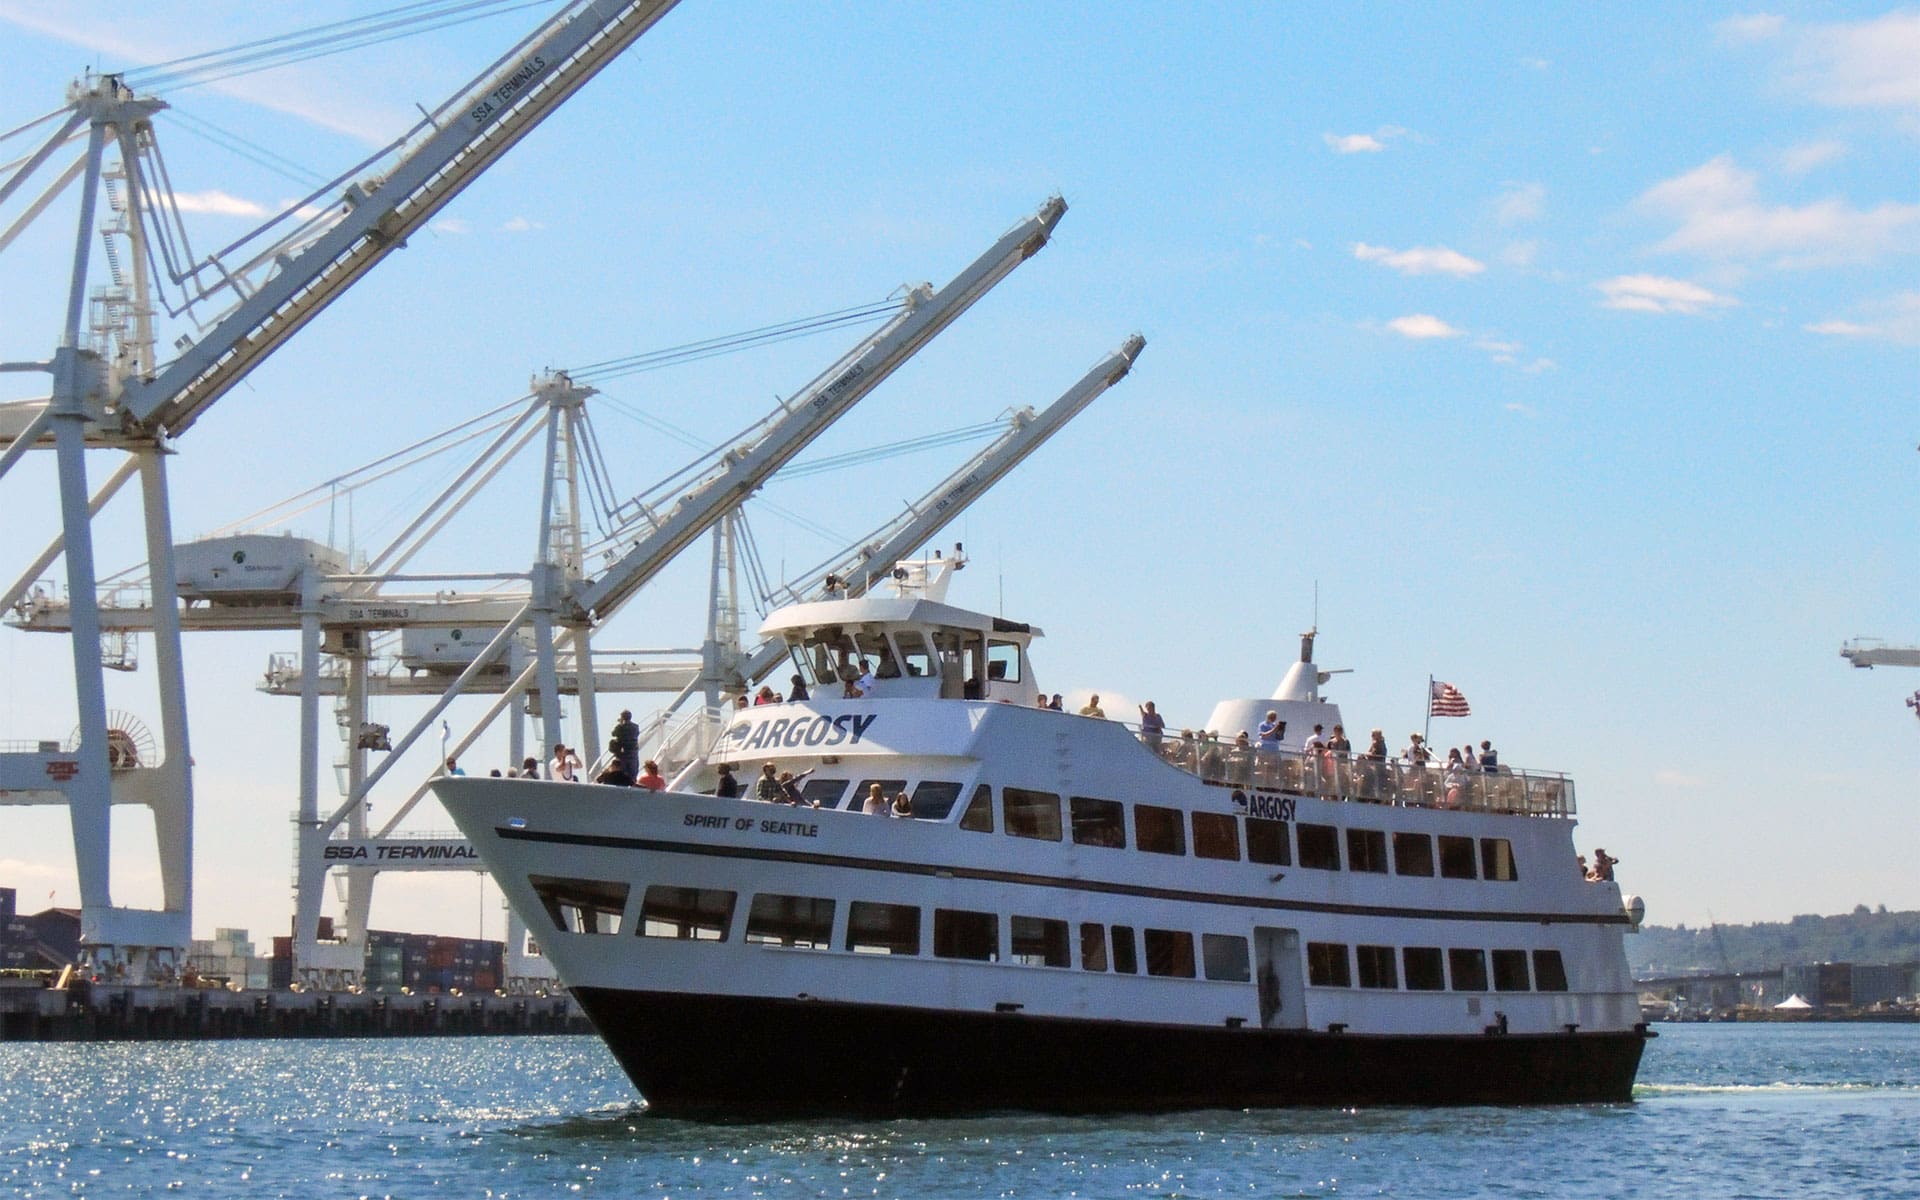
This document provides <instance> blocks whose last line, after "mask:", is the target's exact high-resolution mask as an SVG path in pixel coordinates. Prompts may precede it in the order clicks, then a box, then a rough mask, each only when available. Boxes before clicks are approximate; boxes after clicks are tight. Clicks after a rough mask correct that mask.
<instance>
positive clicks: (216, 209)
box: [173, 190, 272, 218]
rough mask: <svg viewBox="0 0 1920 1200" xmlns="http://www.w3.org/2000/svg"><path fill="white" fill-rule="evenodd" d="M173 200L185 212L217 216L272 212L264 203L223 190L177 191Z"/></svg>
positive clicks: (268, 214)
mask: <svg viewBox="0 0 1920 1200" xmlns="http://www.w3.org/2000/svg"><path fill="white" fill-rule="evenodd" d="M173 202H174V203H175V204H177V205H179V206H180V211H181V212H183V213H207V214H210V215H212V216H216V217H254V218H265V217H268V216H271V215H272V214H271V213H269V212H268V211H267V208H266V206H265V205H263V204H256V203H254V202H253V201H252V200H243V199H241V198H240V197H238V196H233V195H229V194H228V193H226V192H222V191H217V190H215V191H205V192H175V193H174V194H173Z"/></svg>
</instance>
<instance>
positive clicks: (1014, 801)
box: [1000, 787, 1060, 842]
mask: <svg viewBox="0 0 1920 1200" xmlns="http://www.w3.org/2000/svg"><path fill="white" fill-rule="evenodd" d="M1000 812H1001V815H1002V816H1003V817H1004V818H1005V819H1006V822H1007V832H1008V833H1010V834H1012V835H1013V836H1014V837H1023V838H1038V839H1040V840H1041V841H1043V842H1057V841H1059V840H1060V797H1059V796H1057V795H1055V794H1054V793H1052V792H1030V791H1028V790H1027V789H1025V788H1011V787H1010V788H1002V789H1000Z"/></svg>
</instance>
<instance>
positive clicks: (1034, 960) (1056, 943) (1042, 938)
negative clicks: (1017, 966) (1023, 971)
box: [1009, 917, 1073, 967]
mask: <svg viewBox="0 0 1920 1200" xmlns="http://www.w3.org/2000/svg"><path fill="white" fill-rule="evenodd" d="M1010 932H1011V934H1012V938H1011V945H1010V947H1009V948H1010V949H1011V950H1012V951H1013V961H1014V962H1017V963H1021V964H1023V965H1025V966H1029V967H1070V966H1072V965H1073V960H1072V958H1071V955H1070V952H1069V951H1068V949H1067V923H1066V922H1065V921H1056V920H1053V919H1052V918H1049V917H1015V918H1013V927H1012V929H1011V931H1010Z"/></svg>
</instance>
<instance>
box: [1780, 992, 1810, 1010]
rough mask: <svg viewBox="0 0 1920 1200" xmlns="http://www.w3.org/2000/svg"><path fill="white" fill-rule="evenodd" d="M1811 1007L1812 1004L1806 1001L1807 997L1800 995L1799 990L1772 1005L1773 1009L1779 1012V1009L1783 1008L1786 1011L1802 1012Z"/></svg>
mask: <svg viewBox="0 0 1920 1200" xmlns="http://www.w3.org/2000/svg"><path fill="white" fill-rule="evenodd" d="M1812 1007H1813V1005H1811V1004H1808V1003H1807V998H1806V997H1805V996H1802V995H1801V994H1800V993H1799V992H1795V993H1794V994H1793V995H1791V996H1788V997H1787V998H1786V999H1785V1000H1782V1001H1781V1002H1780V1003H1778V1004H1776V1005H1774V1006H1773V1011H1775V1012H1779V1011H1780V1010H1781V1009H1785V1010H1787V1011H1788V1012H1802V1011H1805V1010H1807V1009H1810V1008H1812Z"/></svg>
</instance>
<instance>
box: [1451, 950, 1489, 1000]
mask: <svg viewBox="0 0 1920 1200" xmlns="http://www.w3.org/2000/svg"><path fill="white" fill-rule="evenodd" d="M1447 969H1448V970H1449V971H1451V972H1453V990H1454V991H1456V992H1484V991H1486V990H1487V952H1486V951H1484V950H1449V951H1447Z"/></svg>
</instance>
